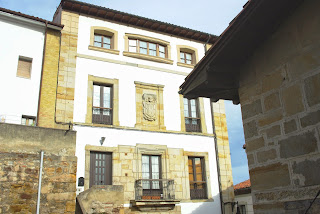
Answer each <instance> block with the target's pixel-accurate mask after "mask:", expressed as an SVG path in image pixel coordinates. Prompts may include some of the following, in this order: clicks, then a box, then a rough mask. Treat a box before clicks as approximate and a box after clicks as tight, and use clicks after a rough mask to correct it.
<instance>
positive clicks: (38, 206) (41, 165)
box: [37, 151, 44, 214]
mask: <svg viewBox="0 0 320 214" xmlns="http://www.w3.org/2000/svg"><path fill="white" fill-rule="evenodd" d="M40 154H41V157H40V169H39V184H38V200H37V214H39V213H40V196H41V182H42V168H43V154H44V152H43V151H41V152H40Z"/></svg>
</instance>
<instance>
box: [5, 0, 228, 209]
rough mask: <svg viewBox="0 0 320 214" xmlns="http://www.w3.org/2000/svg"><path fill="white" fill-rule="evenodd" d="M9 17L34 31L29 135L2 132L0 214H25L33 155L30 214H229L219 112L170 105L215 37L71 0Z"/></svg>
mask: <svg viewBox="0 0 320 214" xmlns="http://www.w3.org/2000/svg"><path fill="white" fill-rule="evenodd" d="M7 12H8V11H7ZM10 14H14V15H17V16H19V17H20V18H18V19H19V22H20V21H21V20H22V19H21V17H23V18H24V19H30V20H31V21H30V20H29V22H32V21H35V22H40V23H41V27H39V26H38V28H39V29H41V30H43V31H41V30H39V29H37V30H36V32H37V33H38V34H39V35H38V36H39V38H40V40H39V41H41V42H42V43H41V45H38V46H39V47H38V46H37V49H30V48H27V47H24V48H22V50H23V49H30V50H31V51H37V54H38V55H39V57H38V58H36V59H35V60H34V61H32V60H31V62H32V63H33V62H35V64H32V67H30V66H29V67H28V68H30V69H31V68H32V69H31V70H29V71H30V73H31V77H30V79H31V80H32V81H33V82H34V85H33V86H36V89H39V90H36V92H37V93H36V94H34V91H33V94H28V96H26V97H23V96H22V95H21V96H20V97H21V99H27V98H30V99H32V100H35V102H32V106H31V107H30V109H31V110H30V112H32V113H30V115H31V116H32V120H31V118H30V120H24V119H23V115H24V114H27V113H24V112H23V110H24V109H23V108H21V109H18V110H17V112H18V113H17V115H18V116H17V118H18V119H17V121H15V122H14V123H16V124H17V123H18V124H19V123H21V121H25V123H23V124H25V125H31V126H20V125H12V124H6V123H13V122H12V121H10V120H7V118H8V117H5V119H4V120H1V122H5V123H1V124H0V132H1V133H0V144H1V145H4V146H3V147H2V148H1V149H0V153H1V155H3V157H4V158H3V159H2V160H1V164H0V166H1V167H0V175H1V176H2V177H1V181H3V183H1V185H2V186H1V191H2V192H1V193H3V194H2V195H3V196H4V195H6V194H7V193H10V194H9V197H6V198H4V197H2V198H0V199H1V200H0V213H1V212H2V213H7V212H16V213H34V212H35V209H36V201H37V190H36V188H37V186H38V185H39V184H38V183H37V181H38V179H39V164H40V160H39V152H40V151H44V154H45V157H44V163H43V164H44V165H43V172H42V177H43V180H42V188H41V197H40V199H41V207H40V213H53V212H57V213H74V212H76V213H85V212H87V213H105V212H110V213H141V212H142V213H149V212H152V213H210V212H211V211H212V210H214V211H215V213H231V202H233V200H234V194H233V187H232V185H233V181H232V170H231V161H230V149H229V142H228V133H227V126H226V116H225V110H224V103H223V102H222V101H221V102H219V103H214V104H213V103H211V102H210V100H209V99H203V98H200V99H193V100H190V99H189V100H188V99H186V98H184V97H183V96H182V95H180V94H179V93H178V91H179V85H180V84H181V83H182V82H183V79H184V78H185V77H186V76H187V75H188V74H189V73H190V71H191V70H192V68H194V67H195V65H196V64H197V63H198V61H199V60H200V59H201V58H202V57H203V56H204V55H205V52H206V50H207V49H208V47H210V45H212V44H213V43H214V42H215V41H216V36H214V35H209V34H207V33H203V32H199V31H195V30H192V29H187V28H184V27H180V26H175V25H172V24H168V23H163V22H160V21H155V20H151V19H147V18H144V17H140V16H135V15H131V14H126V13H123V12H119V11H115V10H112V9H108V8H102V7H99V6H96V5H91V4H86V3H82V2H78V1H73V0H62V1H61V3H60V5H59V7H58V8H57V11H56V13H55V15H54V18H53V22H48V21H46V20H41V19H38V18H36V17H31V16H28V15H25V14H21V13H16V12H13V11H11V12H10ZM2 15H3V14H1V16H2ZM1 16H0V18H1ZM0 24H1V22H0ZM16 27H17V28H18V27H21V26H20V24H17V26H16ZM27 30H29V29H27ZM37 38H38V37H37ZM23 44H24V45H26V44H28V43H26V42H25V43H23ZM38 55H37V56H38ZM29 58H30V57H29ZM29 58H28V59H29ZM31 58H32V57H31ZM23 59H24V58H23ZM32 59H33V58H32ZM19 60H20V59H19ZM28 62H30V60H29V61H28ZM27 64H28V63H27ZM28 65H30V63H29V64H28ZM8 66H9V65H8ZM11 67H12V66H11ZM18 69H19V64H18ZM11 70H13V71H14V72H11V73H10V75H11V76H12V74H13V73H15V72H16V67H15V68H14V69H11ZM31 71H32V72H31ZM8 73H9V72H8ZM30 73H29V74H30ZM14 79H15V78H14ZM27 79H28V78H27ZM15 81H16V80H15ZM17 81H20V79H19V80H17ZM21 81H27V80H21ZM21 81H20V82H21ZM29 82H30V81H29ZM28 84H29V83H28ZM25 86H27V84H25ZM37 87H38V88H37ZM33 89H34V88H33ZM26 91H27V90H26ZM38 92H39V93H38ZM97 100H98V101H97ZM2 107H6V108H7V110H8V109H9V110H10V106H9V105H8V106H1V108H0V110H1V109H2ZM13 107H15V105H12V106H11V108H13ZM27 107H28V105H26V109H27ZM0 114H1V112H0ZM6 114H7V113H6ZM4 115H5V114H4ZM21 115H22V116H21ZM30 115H29V116H30ZM21 118H22V119H21ZM32 121H33V122H32ZM33 126H38V127H33ZM75 145H76V146H75ZM76 193H77V195H78V196H77V198H76ZM76 204H77V206H76Z"/></svg>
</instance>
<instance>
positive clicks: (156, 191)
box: [141, 154, 163, 197]
mask: <svg viewBox="0 0 320 214" xmlns="http://www.w3.org/2000/svg"><path fill="white" fill-rule="evenodd" d="M143 156H148V157H149V178H148V179H153V178H152V157H158V163H159V165H158V166H159V178H158V179H162V161H161V160H162V159H161V155H159V154H142V155H141V172H142V173H143V167H142V164H143V161H142V157H143ZM142 176H143V175H142ZM142 179H147V178H142ZM147 182H149V187H150V189H143V196H159V197H160V196H161V194H162V193H163V186H162V183H161V182H160V181H158V182H159V184H158V185H159V189H153V188H152V187H153V182H157V181H147ZM142 186H143V185H142ZM154 194H156V195H154Z"/></svg>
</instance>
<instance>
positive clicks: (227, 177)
mask: <svg viewBox="0 0 320 214" xmlns="http://www.w3.org/2000/svg"><path fill="white" fill-rule="evenodd" d="M212 109H213V121H214V130H215V134H216V141H217V142H216V143H217V153H218V158H219V170H220V178H219V179H220V183H221V184H220V185H221V193H222V200H223V202H222V203H223V204H224V205H223V209H224V211H225V213H232V208H231V204H230V203H228V202H233V201H234V189H233V178H232V167H231V156H230V146H229V138H228V130H227V118H226V113H225V105H224V101H223V100H219V101H218V102H216V103H212Z"/></svg>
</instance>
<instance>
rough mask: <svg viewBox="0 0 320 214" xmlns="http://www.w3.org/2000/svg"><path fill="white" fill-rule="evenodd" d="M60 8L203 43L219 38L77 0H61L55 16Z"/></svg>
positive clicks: (212, 41) (211, 42)
mask: <svg viewBox="0 0 320 214" xmlns="http://www.w3.org/2000/svg"><path fill="white" fill-rule="evenodd" d="M60 8H61V9H63V10H67V11H72V12H75V13H78V14H82V15H86V16H91V17H95V18H98V19H103V20H108V21H111V22H116V23H121V24H124V25H128V26H133V27H137V28H142V29H147V30H151V31H155V32H159V33H164V34H168V35H173V36H176V37H181V38H185V39H188V40H194V41H198V42H203V43H209V44H213V43H214V42H215V41H216V39H217V36H215V35H213V34H209V33H204V32H201V31H197V30H192V29H189V28H186V27H181V26H177V25H173V24H169V23H166V22H161V21H157V20H154V19H148V18H145V17H141V16H137V15H133V14H129V13H124V12H121V11H117V10H112V9H109V8H105V7H100V6H97V5H93V4H88V3H84V2H80V1H76V0H61V3H60V5H59V7H58V8H57V10H56V13H55V15H54V17H55V16H56V14H57V13H58V11H59V9H60Z"/></svg>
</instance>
